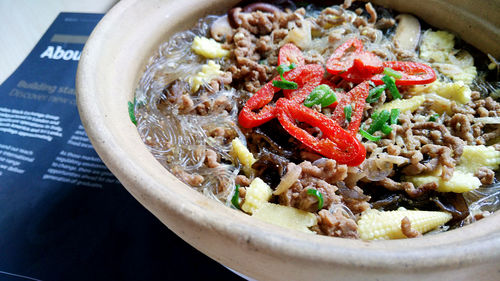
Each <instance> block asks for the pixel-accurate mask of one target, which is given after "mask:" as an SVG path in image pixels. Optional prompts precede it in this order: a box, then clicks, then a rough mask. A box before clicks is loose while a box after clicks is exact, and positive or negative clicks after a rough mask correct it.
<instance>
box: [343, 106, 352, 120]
mask: <svg viewBox="0 0 500 281" xmlns="http://www.w3.org/2000/svg"><path fill="white" fill-rule="evenodd" d="M351 115H352V106H351V105H350V104H348V105H346V106H345V107H344V116H345V120H347V122H349V123H350V122H351Z"/></svg>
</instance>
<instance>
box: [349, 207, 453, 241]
mask: <svg viewBox="0 0 500 281" xmlns="http://www.w3.org/2000/svg"><path fill="white" fill-rule="evenodd" d="M404 217H408V219H409V220H410V222H411V228H412V229H414V230H417V231H419V232H420V233H425V232H428V231H430V230H432V229H435V228H437V227H439V226H441V225H444V224H445V223H447V222H448V221H449V220H450V219H451V215H450V214H449V213H445V212H435V211H413V210H405V209H398V210H396V211H384V212H381V211H377V210H373V209H372V210H368V211H366V212H364V213H363V214H362V215H361V218H360V219H359V221H358V233H359V236H360V238H361V239H363V240H385V239H401V238H406V236H405V235H404V234H403V232H402V231H401V220H402V219H403V218H404Z"/></svg>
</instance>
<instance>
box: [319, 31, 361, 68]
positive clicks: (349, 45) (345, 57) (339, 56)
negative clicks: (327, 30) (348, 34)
mask: <svg viewBox="0 0 500 281" xmlns="http://www.w3.org/2000/svg"><path fill="white" fill-rule="evenodd" d="M362 50H363V42H361V40H359V39H358V38H351V39H349V40H347V41H345V42H344V44H342V45H340V46H339V47H337V49H335V51H334V52H333V54H332V55H331V56H330V58H329V59H328V61H327V62H326V70H327V71H328V72H329V73H331V74H334V75H337V74H339V73H342V72H346V71H349V70H350V69H351V68H352V66H353V63H354V58H355V57H356V55H357V54H358V53H359V52H361V51H362Z"/></svg>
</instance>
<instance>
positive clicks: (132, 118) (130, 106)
mask: <svg viewBox="0 0 500 281" xmlns="http://www.w3.org/2000/svg"><path fill="white" fill-rule="evenodd" d="M134 107H135V106H134V104H133V103H132V102H131V101H129V102H128V115H129V116H130V121H132V123H134V125H136V126H137V119H135V114H134Z"/></svg>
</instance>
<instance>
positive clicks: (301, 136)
mask: <svg viewBox="0 0 500 281" xmlns="http://www.w3.org/2000/svg"><path fill="white" fill-rule="evenodd" d="M276 107H277V117H278V120H279V121H280V123H281V125H282V126H283V128H284V129H285V130H286V131H287V132H288V133H289V134H290V135H292V136H293V137H295V138H296V139H298V140H299V141H300V142H302V143H303V144H305V145H306V146H307V147H309V148H310V149H312V150H314V151H316V152H318V153H319V154H321V155H323V156H325V157H328V158H331V159H334V160H335V161H337V163H339V164H347V165H349V166H358V165H360V164H361V163H363V161H364V160H365V157H366V150H365V147H364V146H363V144H361V142H360V141H359V140H358V139H357V138H356V137H355V136H352V135H350V134H349V133H348V132H346V131H345V130H344V129H342V128H341V127H340V125H338V124H337V123H336V122H335V121H333V120H332V119H330V118H328V117H326V116H325V115H323V114H321V113H319V112H317V111H314V110H312V109H310V108H308V107H305V106H303V105H301V104H297V103H295V102H293V101H290V100H287V99H284V98H281V99H279V100H278V101H277V102H276ZM296 120H297V121H299V122H304V123H307V124H309V125H311V126H313V127H317V128H319V129H320V130H321V131H322V133H323V134H322V135H323V137H322V138H321V139H319V138H316V137H314V136H312V135H311V134H309V133H308V132H306V131H305V130H304V129H301V128H299V127H298V126H297V123H296V122H297V121H296Z"/></svg>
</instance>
